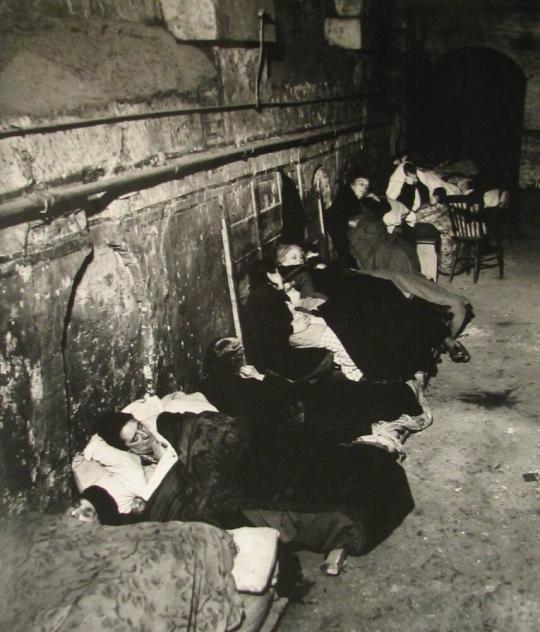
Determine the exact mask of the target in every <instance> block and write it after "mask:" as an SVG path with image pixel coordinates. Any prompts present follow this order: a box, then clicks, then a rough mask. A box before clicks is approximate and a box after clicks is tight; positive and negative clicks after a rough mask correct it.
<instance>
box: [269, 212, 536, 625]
mask: <svg viewBox="0 0 540 632" xmlns="http://www.w3.org/2000/svg"><path fill="white" fill-rule="evenodd" d="M439 282H440V283H442V284H443V285H445V286H448V280H447V279H446V278H443V279H441V280H440V281H439ZM451 287H452V289H453V290H454V291H456V292H458V293H461V294H465V295H466V296H468V297H469V298H470V299H471V301H472V302H473V304H474V307H475V312H476V318H475V319H474V320H473V322H472V323H471V324H470V325H469V328H468V331H467V332H466V333H465V336H464V338H463V342H464V344H465V345H466V346H467V348H468V349H469V351H470V352H471V354H472V360H471V362H470V363H469V364H453V363H451V362H450V361H449V359H448V357H447V356H445V357H444V358H443V361H442V364H441V365H440V367H439V375H438V376H437V377H436V378H435V379H433V380H432V381H431V383H430V386H429V389H428V397H429V401H430V403H431V405H432V408H433V411H434V415H435V422H434V424H433V426H432V427H431V428H430V429H428V430H427V431H425V432H424V433H421V434H419V435H416V436H414V437H412V438H411V439H410V440H409V441H408V442H407V445H406V447H407V452H408V457H407V460H406V461H405V463H404V468H405V470H406V473H407V477H408V480H409V485H410V487H411V491H412V494H413V497H414V500H415V509H414V510H413V512H412V513H410V514H409V515H408V516H407V518H406V519H405V521H404V522H403V524H402V525H401V526H400V527H399V528H398V529H397V530H396V531H395V532H394V533H393V534H392V535H391V537H390V538H388V539H387V540H386V541H385V542H383V543H382V544H381V545H379V546H378V547H377V548H376V549H375V550H373V551H372V552H371V553H369V554H368V555H366V556H364V557H360V558H349V559H348V563H347V566H346V567H345V570H344V571H343V572H342V574H341V575H340V576H338V577H327V576H325V575H323V574H322V573H321V571H320V568H319V566H320V564H321V562H322V557H321V556H320V555H315V554H311V553H302V554H301V555H300V559H301V563H302V568H303V572H304V577H305V580H306V581H307V582H313V586H312V587H311V589H310V590H309V592H308V593H307V595H306V596H305V597H304V598H303V601H302V603H292V604H290V605H289V607H288V609H287V611H286V614H285V616H284V618H283V620H282V621H281V624H280V626H279V630H280V632H315V631H317V630H320V631H327V630H343V631H347V632H354V631H356V632H394V631H395V632H428V631H430V632H431V631H433V632H435V631H437V632H466V631H469V630H470V631H475V632H476V631H483V632H491V631H499V630H500V631H501V632H502V631H504V632H529V631H530V632H533V631H537V630H540V480H536V481H535V480H530V481H528V480H526V479H528V478H534V476H525V477H524V475H525V474H531V473H532V474H534V473H536V474H538V473H540V424H539V408H540V390H539V384H540V362H539V358H540V355H539V351H540V217H539V216H528V217H526V218H524V221H523V223H522V230H521V237H519V238H518V239H516V240H515V241H514V243H508V244H506V270H505V278H504V280H499V279H498V278H497V273H496V270H495V269H490V270H484V271H482V273H481V276H480V280H479V282H478V284H477V285H474V284H473V282H472V277H471V276H466V275H461V276H459V277H456V278H455V279H454V281H453V283H452V285H451Z"/></svg>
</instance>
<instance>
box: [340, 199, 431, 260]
mask: <svg viewBox="0 0 540 632" xmlns="http://www.w3.org/2000/svg"><path fill="white" fill-rule="evenodd" d="M354 222H355V225H354V226H351V227H349V230H348V233H347V236H348V240H349V247H350V250H351V254H352V256H353V257H354V260H355V261H356V266H355V267H357V268H358V269H360V270H367V271H369V270H397V271H399V272H420V261H419V259H418V255H417V253H416V247H415V245H414V243H411V242H410V241H408V240H406V239H404V238H403V237H401V236H400V235H397V234H390V233H388V231H387V229H386V226H385V224H384V222H383V221H382V219H379V218H378V217H377V216H376V215H375V214H374V213H372V212H371V211H368V210H367V209H364V211H363V212H362V213H361V214H360V215H358V216H357V217H356V218H355V219H354Z"/></svg>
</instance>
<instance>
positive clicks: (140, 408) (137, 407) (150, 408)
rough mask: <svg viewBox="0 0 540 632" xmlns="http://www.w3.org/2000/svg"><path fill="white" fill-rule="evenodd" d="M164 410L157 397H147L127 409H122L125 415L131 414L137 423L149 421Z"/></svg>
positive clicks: (136, 401)
mask: <svg viewBox="0 0 540 632" xmlns="http://www.w3.org/2000/svg"><path fill="white" fill-rule="evenodd" d="M163 410H164V409H163V406H162V404H161V400H160V399H159V397H158V396H157V395H145V396H144V397H143V399H137V400H135V401H134V402H132V403H131V404H129V405H128V406H126V407H125V408H122V412H123V413H129V414H130V415H132V416H133V417H134V418H135V419H136V420H137V421H147V420H148V419H152V418H155V417H157V416H158V415H159V413H162V412H163Z"/></svg>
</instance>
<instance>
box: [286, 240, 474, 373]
mask: <svg viewBox="0 0 540 632" xmlns="http://www.w3.org/2000/svg"><path fill="white" fill-rule="evenodd" d="M276 258H277V263H278V270H279V271H280V273H281V275H282V278H283V280H284V281H285V282H286V283H288V284H291V285H292V286H293V287H294V288H295V289H297V290H298V292H299V293H300V297H301V300H302V304H303V305H304V304H305V305H309V301H310V300H312V299H310V298H309V297H313V296H316V297H317V308H318V312H319V313H321V314H322V315H323V316H324V317H325V320H327V322H328V323H329V324H330V326H331V327H332V328H333V329H334V331H336V333H338V335H339V333H340V331H341V330H342V326H343V323H342V321H344V322H345V323H347V322H349V321H351V320H354V321H355V324H354V327H353V330H354V331H356V332H357V334H358V332H364V335H365V336H366V337H368V338H367V339H366V340H364V341H363V343H362V348H363V349H364V356H365V357H364V358H363V359H361V360H358V365H359V367H360V368H361V370H362V371H363V372H364V374H365V375H366V377H367V378H368V379H376V376H378V375H382V374H383V373H384V372H386V371H388V366H387V367H386V369H385V368H384V367H383V366H379V364H380V363H381V362H386V363H387V364H394V363H395V364H396V369H397V368H398V367H399V366H401V367H402V369H400V370H399V371H398V372H401V373H402V372H403V368H404V367H406V366H407V364H408V363H409V360H408V358H411V359H414V357H415V354H417V353H420V352H421V351H422V349H424V348H425V344H426V341H429V340H432V334H436V332H437V330H438V329H439V327H440V324H441V322H446V323H447V327H446V329H445V332H443V334H444V335H443V338H440V335H441V332H440V331H439V334H438V335H435V337H434V338H433V342H432V344H433V345H435V347H436V348H437V345H438V346H439V347H440V348H441V350H442V351H443V352H446V351H448V354H449V355H450V358H451V359H452V361H454V362H468V361H469V360H470V355H469V353H468V351H467V350H466V349H465V347H464V346H463V344H462V343H461V342H460V341H459V340H457V338H458V336H459V335H460V333H461V332H462V331H463V329H464V328H465V326H466V325H467V323H468V322H469V320H470V319H471V318H472V316H473V311H472V306H471V304H470V302H469V300H468V299H467V298H465V297H463V296H460V295H458V294H454V293H453V292H450V291H449V290H447V289H445V288H443V287H442V286H440V285H439V284H437V283H434V282H433V281H430V280H429V279H426V278H425V277H424V276H422V275H419V274H410V273H406V272H396V271H390V270H377V271H370V272H367V271H350V270H342V269H341V268H340V267H339V266H332V265H330V266H328V267H327V268H326V269H324V270H320V269H317V268H315V267H313V266H311V265H310V263H309V261H305V260H304V253H303V250H302V248H301V247H300V246H298V245H296V244H281V245H279V246H278V248H277V251H276ZM322 297H324V298H325V299H327V301H326V302H325V301H324V300H322ZM396 315H399V317H398V318H396ZM358 335H359V334H358ZM437 338H438V343H437ZM385 340H387V341H388V344H389V345H392V346H391V347H390V346H389V347H388V352H387V353H386V354H385V353H383V350H384V346H383V345H384V344H385V342H384V341H385ZM410 344H414V348H413V349H410V347H409V346H410ZM347 348H348V347H347ZM392 348H393V351H392V352H390V351H391V349H392ZM348 350H349V351H350V352H351V356H352V357H353V358H354V359H356V358H355V355H354V352H353V351H351V350H350V349H349V348H348ZM411 354H412V355H411ZM412 361H414V360H412ZM394 373H396V371H394Z"/></svg>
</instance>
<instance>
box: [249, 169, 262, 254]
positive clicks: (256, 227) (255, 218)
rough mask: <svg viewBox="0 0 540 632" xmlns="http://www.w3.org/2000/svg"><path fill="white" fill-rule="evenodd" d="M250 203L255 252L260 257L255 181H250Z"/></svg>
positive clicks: (260, 244)
mask: <svg viewBox="0 0 540 632" xmlns="http://www.w3.org/2000/svg"><path fill="white" fill-rule="evenodd" d="M250 186H251V205H252V206H253V213H252V215H253V219H254V221H255V239H256V241H257V244H256V246H257V252H258V253H259V259H262V243H261V231H260V230H259V213H258V212H257V210H258V209H257V193H256V191H255V181H254V180H252V181H251V185H250Z"/></svg>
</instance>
